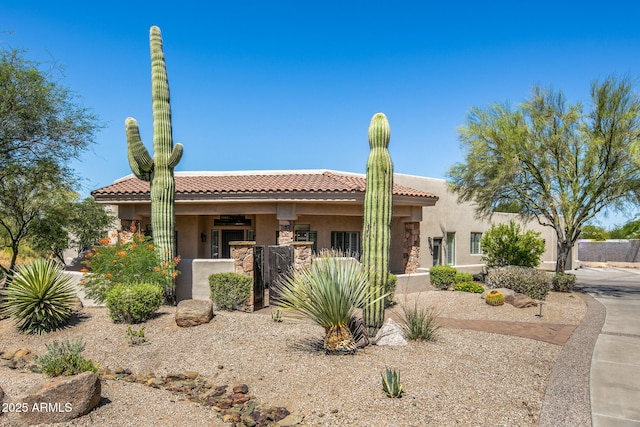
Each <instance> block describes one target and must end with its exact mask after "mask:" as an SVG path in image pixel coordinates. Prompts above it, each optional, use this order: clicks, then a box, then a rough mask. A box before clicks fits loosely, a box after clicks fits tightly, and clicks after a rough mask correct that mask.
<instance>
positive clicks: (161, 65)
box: [125, 26, 182, 302]
mask: <svg viewBox="0 0 640 427" xmlns="http://www.w3.org/2000/svg"><path fill="white" fill-rule="evenodd" d="M150 45H151V94H152V101H153V157H151V156H150V155H149V152H148V151H147V149H146V147H145V146H144V144H143V143H142V140H141V139H140V131H139V129H138V123H137V122H136V120H135V119H133V118H131V117H129V118H127V120H126V123H125V125H126V131H127V147H128V154H129V165H130V166H131V170H132V171H133V173H134V174H135V176H136V177H138V178H139V179H142V180H145V181H149V182H150V183H151V227H152V228H153V241H154V243H155V244H156V247H157V248H158V251H159V252H160V254H161V257H162V259H163V260H164V261H165V263H166V265H172V261H173V259H174V258H175V256H176V254H175V235H174V232H175V221H176V218H175V206H174V203H175V190H176V184H175V180H174V176H173V168H174V167H175V166H176V165H177V164H178V162H179V161H180V158H181V157H182V144H176V145H175V146H174V145H173V134H172V125H171V104H170V103H169V80H168V78H167V67H166V64H165V60H164V52H163V50H162V35H161V34H160V28H158V27H155V26H154V27H151V30H150ZM165 298H166V299H167V301H169V302H174V300H175V289H174V286H173V283H171V284H169V285H167V286H166V287H165Z"/></svg>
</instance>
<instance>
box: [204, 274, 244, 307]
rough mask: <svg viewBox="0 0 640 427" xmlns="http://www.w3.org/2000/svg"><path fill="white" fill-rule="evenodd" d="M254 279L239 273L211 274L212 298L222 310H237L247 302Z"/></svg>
mask: <svg viewBox="0 0 640 427" xmlns="http://www.w3.org/2000/svg"><path fill="white" fill-rule="evenodd" d="M252 287H253V280H252V279H251V277H250V276H245V275H243V274H237V273H217V274H212V275H211V276H209V288H210V290H211V293H210V296H211V300H212V301H213V302H214V303H215V304H216V305H217V306H218V308H219V309H222V310H237V309H238V307H241V306H243V305H244V304H247V302H248V301H249V297H250V296H251V288H252Z"/></svg>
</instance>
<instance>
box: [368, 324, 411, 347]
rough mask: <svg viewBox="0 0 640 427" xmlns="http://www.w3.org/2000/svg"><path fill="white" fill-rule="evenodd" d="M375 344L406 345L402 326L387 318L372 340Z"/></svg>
mask: <svg viewBox="0 0 640 427" xmlns="http://www.w3.org/2000/svg"><path fill="white" fill-rule="evenodd" d="M373 341H374V342H375V343H376V345H407V344H408V343H407V340H406V338H405V337H404V333H403V332H402V328H401V327H400V325H398V324H397V323H396V322H394V321H393V319H387V321H386V322H384V325H382V328H380V330H379V331H378V333H377V334H376V337H375V339H374V340H373Z"/></svg>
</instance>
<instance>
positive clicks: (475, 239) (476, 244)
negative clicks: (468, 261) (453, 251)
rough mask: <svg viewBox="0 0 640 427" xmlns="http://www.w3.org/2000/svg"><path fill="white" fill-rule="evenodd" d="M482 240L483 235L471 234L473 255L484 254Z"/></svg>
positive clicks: (470, 245)
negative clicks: (481, 245)
mask: <svg viewBox="0 0 640 427" xmlns="http://www.w3.org/2000/svg"><path fill="white" fill-rule="evenodd" d="M480 239H482V233H471V241H470V242H469V251H470V253H471V254H472V255H478V254H481V253H482V248H481V247H480Z"/></svg>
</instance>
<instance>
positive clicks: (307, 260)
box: [289, 242, 313, 270]
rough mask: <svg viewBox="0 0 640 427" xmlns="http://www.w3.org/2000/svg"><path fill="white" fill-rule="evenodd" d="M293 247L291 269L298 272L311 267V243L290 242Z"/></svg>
mask: <svg viewBox="0 0 640 427" xmlns="http://www.w3.org/2000/svg"><path fill="white" fill-rule="evenodd" d="M289 245H291V246H293V269H294V270H299V269H301V268H303V267H309V266H310V265H311V255H312V252H313V250H312V248H313V242H291V243H289Z"/></svg>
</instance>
